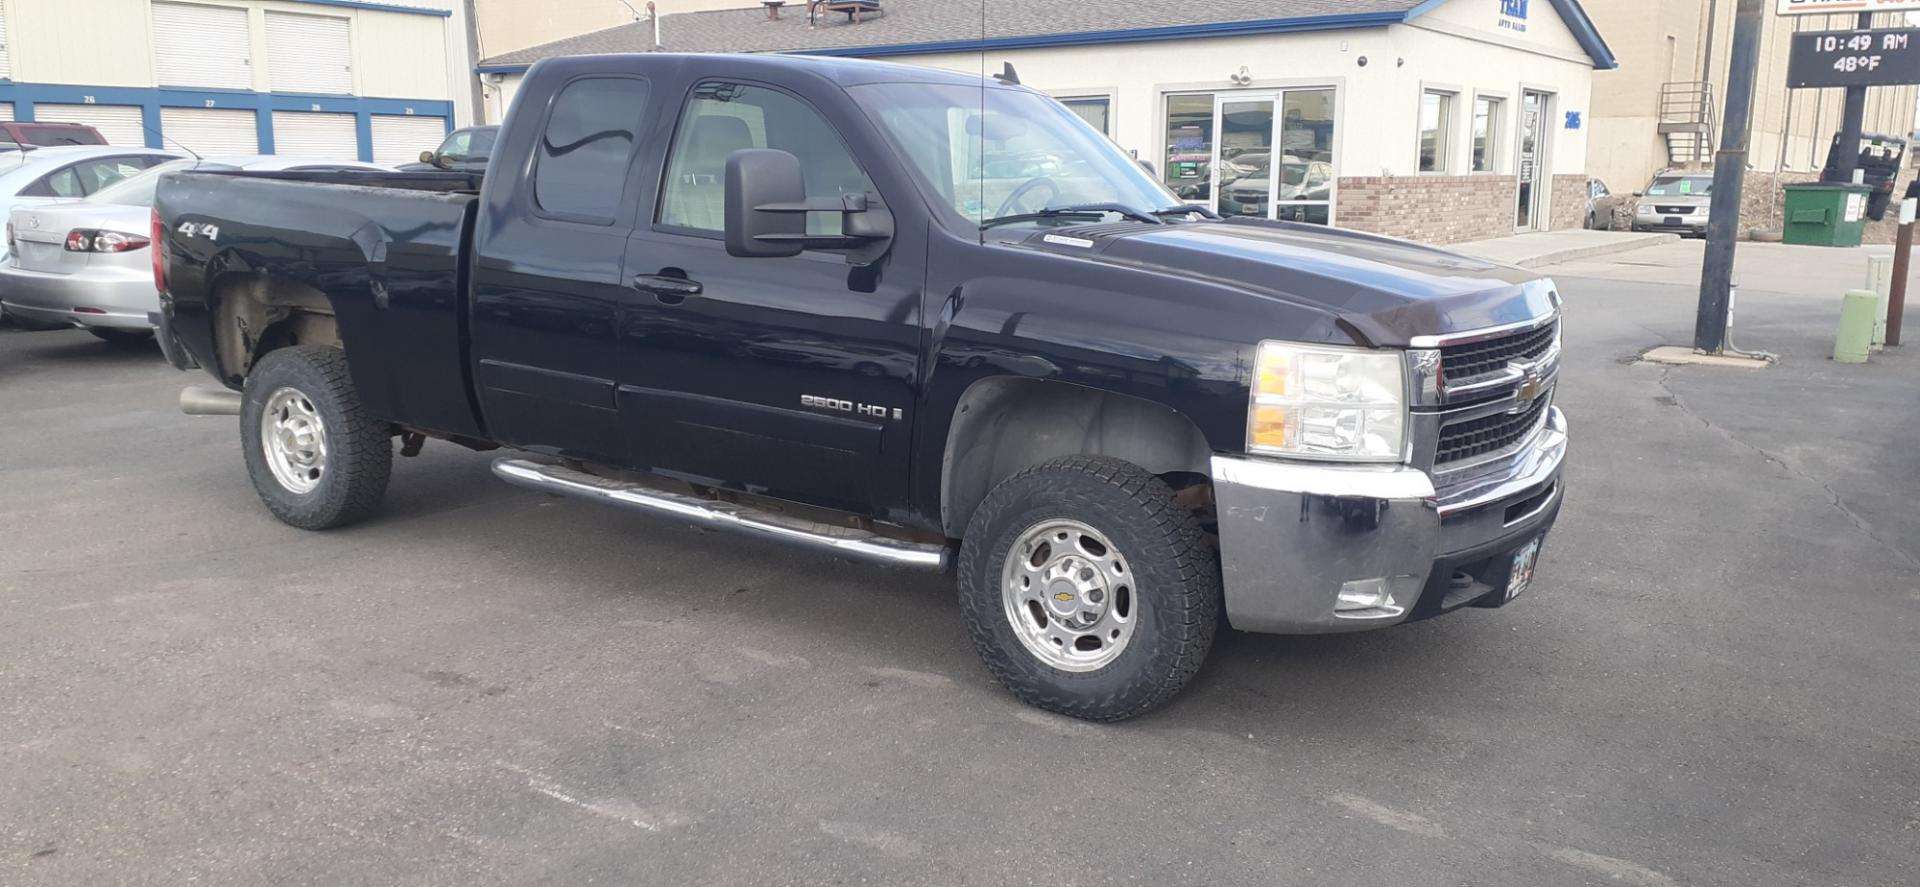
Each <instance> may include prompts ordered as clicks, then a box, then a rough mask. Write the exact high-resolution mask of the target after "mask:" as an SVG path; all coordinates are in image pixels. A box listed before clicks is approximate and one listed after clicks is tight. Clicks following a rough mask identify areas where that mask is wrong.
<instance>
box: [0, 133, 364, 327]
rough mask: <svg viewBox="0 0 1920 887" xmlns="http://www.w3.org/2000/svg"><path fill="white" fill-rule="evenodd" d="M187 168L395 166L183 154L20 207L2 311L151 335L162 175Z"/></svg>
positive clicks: (2, 282)
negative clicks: (154, 229) (156, 198)
mask: <svg viewBox="0 0 1920 887" xmlns="http://www.w3.org/2000/svg"><path fill="white" fill-rule="evenodd" d="M183 169H200V170H209V169H214V170H223V169H224V170H241V169H244V170H281V171H287V172H340V171H346V170H368V171H372V172H392V171H393V170H392V169H391V168H389V167H385V166H377V165H375V164H371V163H361V162H359V161H357V160H343V161H326V160H308V159H297V158H287V157H271V156H264V155H248V156H242V157H209V158H206V159H204V160H175V161H172V162H169V163H164V164H162V165H160V166H156V167H154V168H152V169H148V170H145V171H143V172H141V173H140V174H139V175H136V176H133V177H130V178H127V179H123V180H121V181H119V182H116V183H114V184H112V185H109V186H107V187H105V188H101V189H99V190H97V191H94V192H93V193H91V194H88V195H87V196H86V197H85V198H83V199H81V200H75V201H67V202H63V203H51V204H35V205H31V206H17V207H15V208H14V210H13V212H12V213H11V214H10V215H9V217H8V220H7V243H8V246H9V248H10V249H9V253H8V255H7V257H6V259H5V260H4V262H0V307H4V308H5V310H6V312H7V313H8V314H9V315H11V316H12V317H13V318H15V319H16V320H17V321H19V322H21V323H24V324H27V325H32V326H41V327H70V326H71V327H79V328H81V329H84V330H87V331H88V332H90V333H93V334H94V335H95V336H97V337H99V338H101V339H105V340H107V341H109V342H138V341H144V340H146V339H147V338H148V337H150V336H152V335H153V327H152V325H151V323H150V322H149V321H148V319H147V315H148V313H149V312H154V311H159V310H160V296H159V292H158V291H157V290H155V288H154V285H153V267H152V262H153V258H152V255H153V254H152V252H151V244H150V243H149V235H150V233H151V232H150V225H151V216H152V212H153V193H154V189H156V188H157V187H159V184H160V177H161V176H163V175H166V174H167V173H169V172H173V171H175V170H183Z"/></svg>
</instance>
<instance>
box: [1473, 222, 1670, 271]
mask: <svg viewBox="0 0 1920 887" xmlns="http://www.w3.org/2000/svg"><path fill="white" fill-rule="evenodd" d="M1679 239H1680V237H1679V235H1677V234H1648V233H1633V232H1628V231H1588V230H1585V229H1580V228H1575V229H1570V230H1566V231H1535V232H1532V233H1530V234H1516V235H1514V236H1512V237H1496V238H1494V239H1492V240H1476V241H1473V242H1471V243H1457V244H1454V245H1452V246H1449V247H1447V248H1448V249H1451V250H1453V251H1455V252H1462V253H1466V254H1467V255H1470V256H1478V257H1480V258H1482V259H1488V260H1491V261H1495V262H1500V263H1503V264H1507V265H1518V266H1520V267H1522V268H1538V267H1540V266H1541V265H1551V264H1554V263H1555V262H1566V261H1571V260H1573V259H1590V258H1593V257H1595V256H1604V255H1609V254H1612V253H1619V252H1626V251H1627V250H1633V249H1639V248H1641V247H1645V246H1653V245H1654V244H1659V243H1672V242H1673V241H1676V240H1679Z"/></svg>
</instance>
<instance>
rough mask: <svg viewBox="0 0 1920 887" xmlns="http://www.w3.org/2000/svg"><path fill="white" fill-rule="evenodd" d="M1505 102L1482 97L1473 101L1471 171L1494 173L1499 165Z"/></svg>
mask: <svg viewBox="0 0 1920 887" xmlns="http://www.w3.org/2000/svg"><path fill="white" fill-rule="evenodd" d="M1505 104H1506V103H1505V102H1502V101H1501V100H1499V99H1490V98H1486V97H1484V96H1482V97H1479V98H1476V99H1474V100H1473V171H1474V172H1495V171H1496V167H1498V166H1499V164H1500V155H1499V145H1500V125H1501V123H1502V122H1503V121H1501V119H1500V116H1501V113H1502V112H1503V111H1504V110H1505V108H1504V106H1505Z"/></svg>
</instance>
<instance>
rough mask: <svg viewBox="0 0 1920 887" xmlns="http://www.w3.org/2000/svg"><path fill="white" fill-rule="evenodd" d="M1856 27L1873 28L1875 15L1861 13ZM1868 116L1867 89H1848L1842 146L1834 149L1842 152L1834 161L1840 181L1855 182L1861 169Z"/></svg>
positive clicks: (1834, 169) (1841, 138) (1841, 120)
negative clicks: (1862, 127)
mask: <svg viewBox="0 0 1920 887" xmlns="http://www.w3.org/2000/svg"><path fill="white" fill-rule="evenodd" d="M1854 26H1855V27H1857V28H1860V29H1862V30H1865V29H1868V28H1871V27H1873V13H1871V12H1863V13H1860V17H1859V18H1858V19H1856V20H1855V21H1854ZM1866 116H1867V88H1866V87H1864V86H1849V87H1847V103H1846V105H1845V106H1844V109H1843V110H1842V111H1841V112H1840V145H1839V147H1837V148H1835V149H1834V150H1836V151H1839V152H1840V156H1839V157H1836V158H1834V161H1833V175H1834V178H1835V179H1836V180H1838V181H1842V182H1851V181H1853V171H1854V170H1856V169H1859V168H1860V122H1861V121H1862V120H1863V119H1865V118H1866Z"/></svg>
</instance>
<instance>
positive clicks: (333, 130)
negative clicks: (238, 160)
mask: <svg viewBox="0 0 1920 887" xmlns="http://www.w3.org/2000/svg"><path fill="white" fill-rule="evenodd" d="M461 8H462V4H461V3H460V2H458V0H151V2H150V0H0V116H4V117H6V118H9V119H14V120H22V121H26V120H43V121H63V122H75V123H86V124H91V125H92V126H94V127H96V128H98V129H99V130H100V132H101V133H102V134H103V135H105V136H106V137H107V140H108V141H109V142H111V143H113V144H125V145H145V146H147V147H151V148H160V147H177V146H182V145H184V146H185V147H187V148H189V149H191V150H193V151H195V152H198V153H201V154H208V153H223V154H232V153H255V152H259V153H268V154H283V155H298V156H312V157H319V158H328V159H342V158H357V159H360V160H372V161H378V162H386V163H396V162H402V161H407V160H414V159H417V158H418V156H419V154H420V152H421V151H423V150H426V149H429V148H432V147H434V146H435V145H437V144H438V143H439V141H440V139H441V138H442V137H443V136H444V135H445V134H446V132H447V131H448V130H450V129H452V128H453V127H454V126H456V125H458V124H459V123H462V122H465V121H467V120H470V119H471V118H472V112H473V108H472V98H471V96H472V89H471V88H470V83H471V80H470V79H469V78H470V77H471V76H472V75H471V73H470V72H469V70H468V61H467V60H468V58H469V55H468V53H467V43H466V20H465V18H464V15H463V13H462V11H461Z"/></svg>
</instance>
